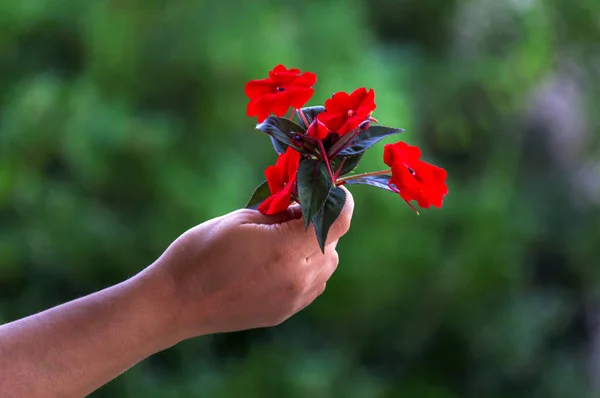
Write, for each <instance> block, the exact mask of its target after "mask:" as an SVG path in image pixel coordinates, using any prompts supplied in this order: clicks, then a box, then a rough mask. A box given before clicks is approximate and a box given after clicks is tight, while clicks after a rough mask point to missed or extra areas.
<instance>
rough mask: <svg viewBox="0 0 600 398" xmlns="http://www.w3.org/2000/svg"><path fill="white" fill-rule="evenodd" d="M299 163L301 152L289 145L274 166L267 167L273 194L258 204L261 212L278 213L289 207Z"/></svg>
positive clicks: (266, 171) (268, 179)
mask: <svg viewBox="0 0 600 398" xmlns="http://www.w3.org/2000/svg"><path fill="white" fill-rule="evenodd" d="M299 164H300V153H298V152H296V151H295V150H294V149H292V148H289V147H288V149H287V150H286V151H285V152H284V153H282V154H281V155H279V157H278V158H277V162H276V163H275V165H274V166H269V167H267V168H266V169H265V177H267V183H268V184H269V191H271V196H269V197H268V198H267V199H265V201H264V202H263V203H261V205H260V206H258V210H259V211H260V212H261V213H263V214H277V213H279V212H282V211H284V210H286V209H287V208H288V206H289V205H290V200H291V195H292V191H293V189H294V185H295V182H296V172H297V171H298V166H299Z"/></svg>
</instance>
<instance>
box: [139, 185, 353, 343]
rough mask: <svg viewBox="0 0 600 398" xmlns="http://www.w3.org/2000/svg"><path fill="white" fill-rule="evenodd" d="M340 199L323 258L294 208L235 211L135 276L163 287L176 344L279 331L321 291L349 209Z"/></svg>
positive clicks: (177, 244) (180, 242) (330, 271)
mask: <svg viewBox="0 0 600 398" xmlns="http://www.w3.org/2000/svg"><path fill="white" fill-rule="evenodd" d="M346 194H347V199H346V205H345V207H344V209H343V211H342V213H341V215H340V217H339V218H338V219H337V220H336V222H335V223H334V224H333V225H332V227H331V230H330V232H329V236H328V240H327V244H326V248H325V254H323V253H322V252H321V250H320V249H319V246H318V244H317V239H316V237H315V232H314V228H313V227H312V226H311V227H310V228H309V230H308V231H305V229H304V223H303V221H302V219H301V214H300V209H299V207H298V206H291V207H290V208H289V209H288V211H287V213H282V214H279V215H275V216H265V215H263V214H261V213H259V212H257V211H254V210H238V211H235V212H233V213H230V214H227V215H225V216H223V217H219V218H216V219H213V220H211V221H208V222H206V223H204V224H201V225H198V226H197V227H194V228H192V229H190V230H189V231H187V232H185V233H184V234H183V235H181V236H180V237H179V238H178V239H177V240H176V241H175V242H174V243H173V244H172V245H171V246H170V247H169V248H168V249H167V250H166V252H165V253H164V254H163V255H162V256H161V257H160V258H159V259H158V260H157V261H156V262H155V264H153V265H152V266H150V267H149V268H148V269H146V270H145V271H144V272H143V273H142V274H141V275H140V277H142V278H144V277H147V278H150V279H154V280H155V281H159V282H158V284H160V285H162V286H167V288H166V292H165V293H164V295H163V296H161V297H164V302H163V305H162V306H161V307H163V308H164V310H165V311H168V312H169V313H170V314H171V315H172V320H171V322H172V324H173V326H174V327H176V328H177V330H178V333H179V334H180V335H179V339H180V340H183V339H186V338H190V337H194V336H198V335H203V334H210V333H221V332H230V331H235V330H242V329H251V328H258V327H266V326H274V325H277V324H279V323H281V322H283V321H284V320H286V319H288V318H289V317H291V316H292V315H294V314H295V313H296V312H298V311H300V310H301V309H303V308H305V307H306V306H308V305H309V304H310V303H311V302H312V301H313V300H314V299H315V298H317V297H318V296H319V295H320V294H321V293H323V291H324V290H325V285H326V283H327V280H328V279H329V278H330V277H331V275H332V274H333V272H334V271H335V269H336V267H337V265H338V253H337V252H336V250H335V249H336V245H337V242H338V239H339V238H340V237H341V236H342V235H344V234H345V233H346V232H347V231H348V229H349V227H350V220H351V217H352V212H353V209H354V200H353V198H352V195H351V194H350V193H349V192H348V191H346ZM158 284H156V283H155V285H158Z"/></svg>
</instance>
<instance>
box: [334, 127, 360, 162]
mask: <svg viewBox="0 0 600 398" xmlns="http://www.w3.org/2000/svg"><path fill="white" fill-rule="evenodd" d="M359 133H360V130H359V129H354V130H352V131H350V132H348V133H346V134H344V135H343V136H341V137H340V138H339V139H338V140H337V141H335V142H334V143H333V145H332V146H331V148H329V151H328V152H327V156H329V157H330V158H333V157H335V156H337V155H338V154H339V153H340V152H341V151H342V150H344V148H346V147H347V146H349V145H350V144H351V143H352V142H353V141H354V139H355V138H356V137H357V134H359ZM349 155H353V154H349Z"/></svg>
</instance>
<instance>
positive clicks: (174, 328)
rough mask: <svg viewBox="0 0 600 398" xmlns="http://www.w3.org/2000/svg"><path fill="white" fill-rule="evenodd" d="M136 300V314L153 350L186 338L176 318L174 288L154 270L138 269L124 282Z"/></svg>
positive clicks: (178, 312) (178, 316)
mask: <svg viewBox="0 0 600 398" xmlns="http://www.w3.org/2000/svg"><path fill="white" fill-rule="evenodd" d="M126 283H129V284H130V289H131V290H132V296H134V297H136V300H137V301H138V302H139V304H138V308H139V312H140V316H141V317H142V318H143V319H144V320H143V324H144V328H145V329H146V333H147V335H148V336H147V337H149V340H150V342H151V343H152V345H153V349H154V350H155V351H157V352H158V351H162V350H164V349H167V348H169V347H172V346H174V345H175V344H177V343H179V342H181V341H182V340H185V339H186V336H185V333H184V332H183V330H184V328H183V327H182V325H181V323H182V322H181V321H180V318H181V317H180V315H179V314H180V308H179V306H178V305H177V303H176V299H175V296H176V294H175V288H174V286H173V283H172V281H171V280H170V279H169V278H165V277H164V276H161V275H160V274H159V273H158V272H146V271H144V272H142V273H140V274H138V275H136V276H135V277H133V278H131V279H130V280H129V281H128V282H126Z"/></svg>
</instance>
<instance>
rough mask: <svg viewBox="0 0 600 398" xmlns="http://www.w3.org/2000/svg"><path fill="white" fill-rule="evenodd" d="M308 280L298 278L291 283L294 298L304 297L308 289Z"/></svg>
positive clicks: (290, 288)
mask: <svg viewBox="0 0 600 398" xmlns="http://www.w3.org/2000/svg"><path fill="white" fill-rule="evenodd" d="M308 285H309V283H308V280H307V279H306V278H298V279H295V280H294V281H292V282H291V283H290V286H289V291H290V293H291V294H292V296H294V297H297V296H302V295H303V294H304V292H306V290H307V288H308Z"/></svg>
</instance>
